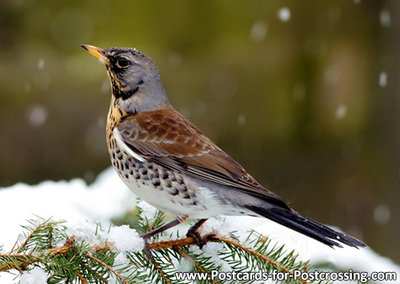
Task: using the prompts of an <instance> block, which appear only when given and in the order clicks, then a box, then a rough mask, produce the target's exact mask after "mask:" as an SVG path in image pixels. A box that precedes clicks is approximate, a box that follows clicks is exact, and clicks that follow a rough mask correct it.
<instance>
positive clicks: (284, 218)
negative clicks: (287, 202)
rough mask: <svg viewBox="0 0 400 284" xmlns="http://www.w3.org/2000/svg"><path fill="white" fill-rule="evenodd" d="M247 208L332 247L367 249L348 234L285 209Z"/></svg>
mask: <svg viewBox="0 0 400 284" xmlns="http://www.w3.org/2000/svg"><path fill="white" fill-rule="evenodd" d="M247 208H248V209H249V210H251V211H253V212H255V213H257V214H259V215H261V216H264V217H266V218H268V219H270V220H272V221H275V222H277V223H279V224H281V225H283V226H285V227H288V228H291V229H292V230H295V231H297V232H299V233H301V234H304V235H306V236H309V237H310V238H313V239H315V240H317V241H320V242H321V243H324V244H326V245H328V246H330V247H342V245H341V244H340V243H342V244H346V245H348V246H351V247H355V248H358V247H365V246H366V245H365V244H364V243H363V242H361V241H359V240H357V239H355V238H353V237H350V236H347V235H346V234H343V233H340V232H337V231H335V230H333V229H331V228H329V227H327V226H325V225H322V224H320V223H318V222H317V221H314V220H312V219H308V218H306V217H303V216H301V215H300V214H297V213H296V212H294V211H291V210H288V209H284V208H277V207H275V208H269V209H265V208H262V207H258V206H251V205H249V206H247Z"/></svg>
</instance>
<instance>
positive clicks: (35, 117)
mask: <svg viewBox="0 0 400 284" xmlns="http://www.w3.org/2000/svg"><path fill="white" fill-rule="evenodd" d="M47 114H48V113H47V109H46V108H45V107H43V106H41V105H34V106H32V107H31V109H30V110H29V111H28V121H29V123H30V124H31V125H32V126H41V125H43V124H44V123H45V122H46V120H47Z"/></svg>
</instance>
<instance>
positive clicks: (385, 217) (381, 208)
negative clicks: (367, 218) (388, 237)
mask: <svg viewBox="0 0 400 284" xmlns="http://www.w3.org/2000/svg"><path fill="white" fill-rule="evenodd" d="M389 219H390V209H389V207H387V206H386V205H384V204H379V205H378V206H376V207H375V210H374V220H375V222H376V223H377V224H379V225H384V224H386V223H387V222H388V221H389Z"/></svg>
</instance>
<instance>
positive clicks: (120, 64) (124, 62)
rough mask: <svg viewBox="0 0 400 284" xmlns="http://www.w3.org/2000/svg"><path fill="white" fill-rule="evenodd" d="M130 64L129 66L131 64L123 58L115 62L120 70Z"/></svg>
mask: <svg viewBox="0 0 400 284" xmlns="http://www.w3.org/2000/svg"><path fill="white" fill-rule="evenodd" d="M130 64H131V62H130V61H129V60H128V59H126V58H124V57H121V58H119V59H118V60H117V65H118V67H120V68H125V67H128V66H129V65H130Z"/></svg>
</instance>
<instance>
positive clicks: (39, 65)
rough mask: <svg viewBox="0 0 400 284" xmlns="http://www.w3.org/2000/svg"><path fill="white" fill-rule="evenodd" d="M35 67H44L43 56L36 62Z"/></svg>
mask: <svg viewBox="0 0 400 284" xmlns="http://www.w3.org/2000/svg"><path fill="white" fill-rule="evenodd" d="M37 68H38V69H39V70H42V69H43V68H44V58H40V59H39V61H38V64H37Z"/></svg>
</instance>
